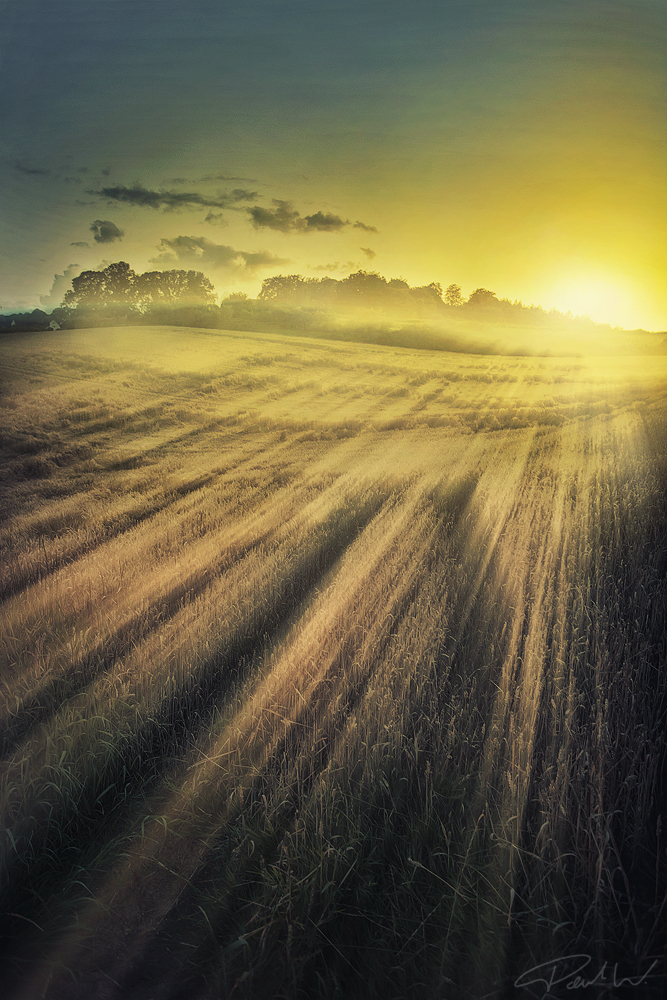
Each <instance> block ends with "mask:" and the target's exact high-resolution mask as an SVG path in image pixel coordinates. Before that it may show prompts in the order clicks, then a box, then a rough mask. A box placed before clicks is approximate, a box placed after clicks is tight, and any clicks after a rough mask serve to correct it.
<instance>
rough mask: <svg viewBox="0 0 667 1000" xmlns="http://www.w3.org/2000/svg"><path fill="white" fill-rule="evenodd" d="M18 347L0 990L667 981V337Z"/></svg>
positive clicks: (138, 340)
mask: <svg viewBox="0 0 667 1000" xmlns="http://www.w3.org/2000/svg"><path fill="white" fill-rule="evenodd" d="M0 376H1V377H2V389H1V397H0V405H1V406H2V421H3V423H2V439H1V440H2V477H1V478H2V485H1V486H0V516H1V521H0V555H1V562H0V589H1V593H2V603H1V604H0V636H1V637H2V638H1V640H0V642H1V647H2V668H1V673H0V691H1V696H0V747H1V749H2V757H1V760H0V833H1V838H0V872H1V892H0V931H1V937H0V994H1V995H2V996H3V997H6V998H8V1000H33V998H47V1000H76V998H84V997H85V998H91V997H94V998H117V997H118V998H120V997H132V998H138V1000H139V998H140V1000H158V998H159V1000H177V998H182V1000H205V998H206V1000H213V998H223V997H224V998H226V997H229V996H233V997H234V998H235V1000H242V998H248V1000H250V998H252V1000H254V998H262V1000H264V998H266V1000H270V998H278V997H284V998H290V1000H297V998H299V1000H301V998H319V997H322V998H325V997H326V998H334V997H335V998H338V997H341V998H342V997H345V998H360V1000H362V998H363V1000H370V998H378V1000H399V998H412V997H419V998H420V1000H425V998H452V1000H456V998H461V1000H463V998H471V1000H473V998H474V1000H477V998H480V1000H481V998H482V997H495V998H498V1000H500V998H506V997H514V996H516V997H520V998H522V1000H523V998H525V1000H528V998H532V997H541V996H547V995H548V996H553V997H557V996H572V995H573V994H572V990H573V989H576V990H578V992H577V993H575V994H574V995H575V996H586V995H591V996H592V995H594V996H595V997H604V996H608V997H616V996H617V997H619V998H620V997H624V996H632V997H634V998H636V1000H639V998H640V997H644V996H655V997H658V996H662V995H664V992H665V991H666V990H667V975H666V973H667V969H666V968H665V964H664V961H663V959H664V955H665V954H666V953H667V902H666V901H667V870H666V860H667V855H666V851H665V848H666V845H667V830H664V829H663V826H664V818H665V809H666V805H665V788H666V782H667V770H666V765H667V754H666V745H667V742H666V726H667V673H666V668H667V663H666V658H667V655H666V654H667V648H666V647H667V638H666V636H667V630H666V629H665V622H666V621H667V358H665V357H664V356H662V357H661V356H655V357H652V358H641V357H624V358H622V359H621V358H614V357H600V356H597V357H595V358H586V357H528V356H525V357H503V356H499V355H493V356H485V355H474V356H473V355H466V354H452V353H448V352H439V351H437V352H436V351H416V350H415V351H411V350H406V349H399V348H391V347H382V346H372V345H365V344H354V343H345V344H341V343H334V342H328V341H325V340H311V339H308V338H306V337H299V338H293V337H290V336H282V335H269V334H252V333H235V332H234V331H218V330H215V331H212V330H183V329H176V328H173V329H172V328H150V329H146V328H137V329H120V328H119V329H97V330H91V331H58V332H57V333H51V332H49V333H48V334H31V335H24V336H22V337H19V336H9V335H8V336H5V337H3V339H2V341H1V342H0ZM535 970H537V971H535ZM582 970H583V971H582ZM596 976H597V979H596V980H595V983H594V985H589V986H588V987H586V982H587V981H588V982H589V983H593V981H594V977H596ZM577 980H578V981H577ZM586 989H588V990H589V993H586ZM591 990H594V991H595V992H590V991H591Z"/></svg>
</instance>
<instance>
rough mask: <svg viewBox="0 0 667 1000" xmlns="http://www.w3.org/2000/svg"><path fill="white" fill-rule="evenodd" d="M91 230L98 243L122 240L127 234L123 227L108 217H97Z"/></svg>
mask: <svg viewBox="0 0 667 1000" xmlns="http://www.w3.org/2000/svg"><path fill="white" fill-rule="evenodd" d="M90 231H91V233H94V235H95V242H96V243H113V242H114V240H122V238H123V236H124V235H125V233H124V232H123V230H122V229H119V228H118V226H117V225H116V224H115V223H114V222H109V220H108V219H106V220H105V219H95V221H94V222H93V224H92V226H91V227H90Z"/></svg>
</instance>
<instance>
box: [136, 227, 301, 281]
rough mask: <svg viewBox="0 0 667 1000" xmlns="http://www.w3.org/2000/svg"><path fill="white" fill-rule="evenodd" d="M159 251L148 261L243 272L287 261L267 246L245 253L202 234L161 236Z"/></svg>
mask: <svg viewBox="0 0 667 1000" xmlns="http://www.w3.org/2000/svg"><path fill="white" fill-rule="evenodd" d="M158 249H159V250H161V251H162V252H161V253H160V254H159V255H158V256H157V257H152V258H151V260H150V262H151V264H158V265H159V266H160V267H162V268H165V269H167V268H172V267H174V266H175V265H178V264H187V265H189V266H195V265H196V267H197V270H201V269H202V268H224V269H226V270H228V271H236V272H239V271H243V272H246V273H249V272H253V271H258V270H260V269H261V268H267V267H281V266H282V265H284V264H289V263H290V261H289V260H287V259H285V258H282V257H276V256H275V255H274V254H272V253H269V252H268V250H260V251H258V252H257V253H248V252H246V251H244V250H235V249H234V247H230V246H225V245H224V244H222V243H214V242H213V241H212V240H209V239H207V238H206V237H205V236H177V237H176V238H175V239H173V240H168V239H162V240H160V246H159V247H158Z"/></svg>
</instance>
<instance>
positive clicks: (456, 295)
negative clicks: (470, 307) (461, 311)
mask: <svg viewBox="0 0 667 1000" xmlns="http://www.w3.org/2000/svg"><path fill="white" fill-rule="evenodd" d="M445 302H446V303H447V305H448V306H462V305H463V295H462V294H461V286H460V285H448V286H447V288H446V290H445Z"/></svg>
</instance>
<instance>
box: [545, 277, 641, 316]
mask: <svg viewBox="0 0 667 1000" xmlns="http://www.w3.org/2000/svg"><path fill="white" fill-rule="evenodd" d="M549 302H550V303H552V304H553V305H554V306H555V307H556V309H559V310H560V311H561V312H572V313H574V315H575V316H589V317H590V318H591V319H592V320H595V322H597V323H610V324H611V325H612V326H622V327H625V328H628V327H630V328H632V327H636V326H637V323H636V320H635V319H634V317H635V315H636V309H635V302H634V296H633V294H632V290H631V288H630V287H629V284H628V281H627V279H626V278H625V277H624V276H623V275H614V274H605V273H602V272H600V271H596V270H590V271H584V270H572V271H570V270H568V271H567V272H564V273H562V274H560V275H559V277H558V279H557V281H556V282H554V283H553V285H552V288H551V290H550V292H549Z"/></svg>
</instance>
